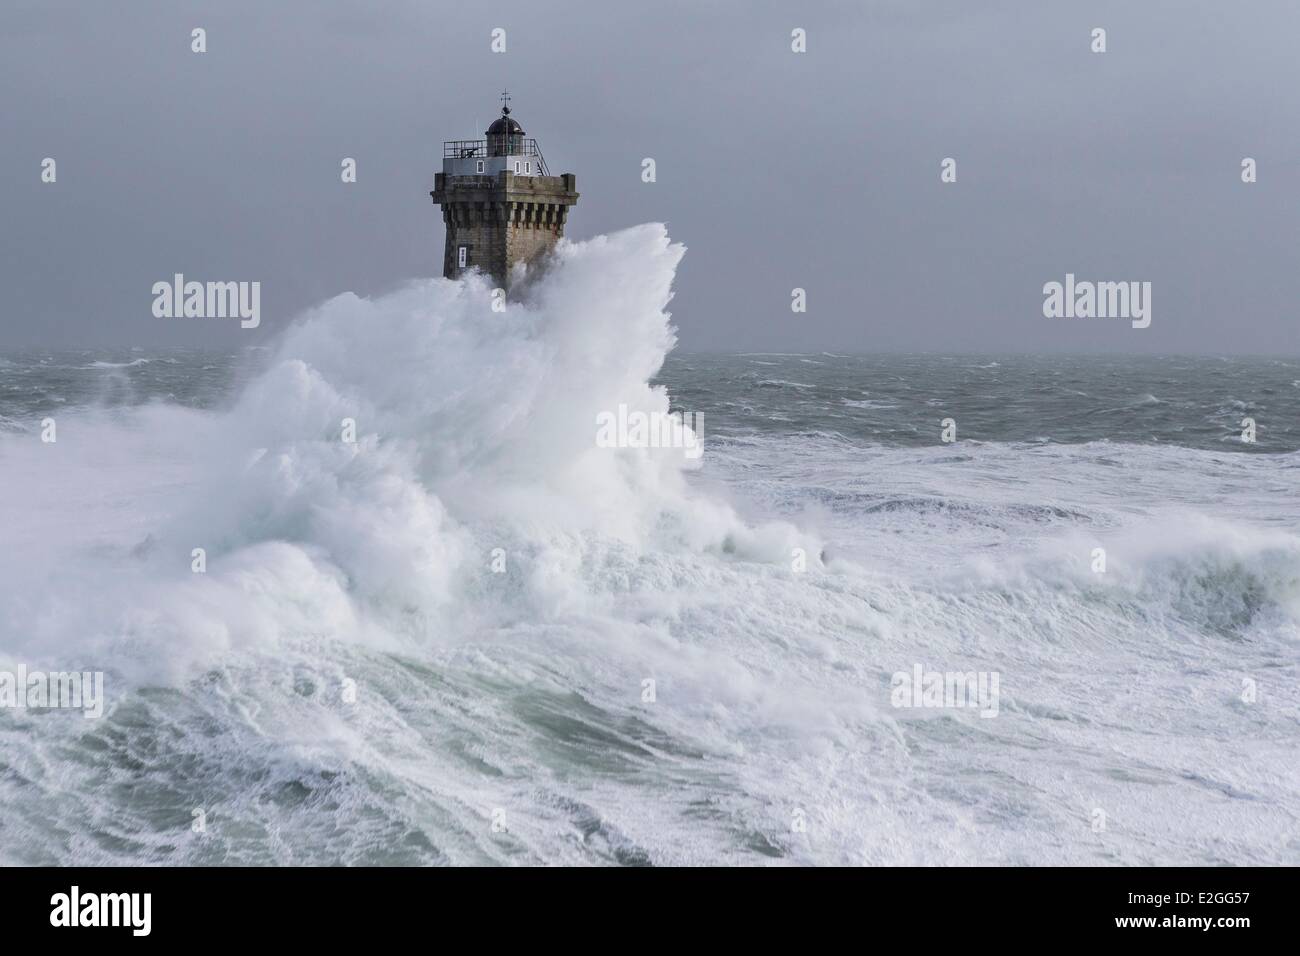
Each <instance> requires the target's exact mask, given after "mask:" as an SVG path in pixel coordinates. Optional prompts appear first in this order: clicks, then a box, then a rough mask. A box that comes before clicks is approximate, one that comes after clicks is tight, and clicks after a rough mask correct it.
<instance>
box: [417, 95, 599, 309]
mask: <svg viewBox="0 0 1300 956" xmlns="http://www.w3.org/2000/svg"><path fill="white" fill-rule="evenodd" d="M501 99H502V106H501V115H500V116H499V117H498V118H497V119H496V121H495V122H493V123H492V125H491V126H489V127H488V128H487V132H486V133H485V134H484V135H486V137H487V139H485V140H483V139H457V140H451V141H449V142H445V143H443V144H442V172H440V173H438V174H437V175H435V176H434V185H433V192H432V193H430V195H431V196H433V201H434V202H435V203H437V204H438V205H440V206H441V207H442V221H443V222H444V223H446V225H447V246H446V249H445V251H444V252H443V256H442V274H443V275H444V276H446V277H447V278H449V279H454V278H456V277H457V276H459V275H460V274H461V273H463V272H465V271H466V270H467V269H473V268H478V269H479V270H481V271H482V272H484V273H487V274H488V275H491V276H492V278H493V279H494V280H495V281H496V282H497V283H498V285H499V286H500V287H502V288H508V286H509V282H510V272H511V269H512V267H513V266H514V265H515V263H517V262H525V263H527V262H532V261H533V260H535V259H537V258H538V257H539V256H541V255H543V254H544V253H545V252H547V251H548V250H549V249H550V248H551V247H552V246H554V245H555V243H556V241H557V240H558V239H559V238H560V237H561V236H563V235H564V220H565V219H566V218H567V216H568V213H569V207H570V206H572V205H573V204H574V203H576V202H577V201H578V193H577V190H576V180H575V177H574V175H573V173H564V174H563V175H561V176H552V175H551V173H550V170H549V169H547V168H546V160H545V159H544V158H542V151H541V149H539V148H538V146H537V140H535V139H525V138H524V130H523V127H521V126H520V125H519V122H518V121H517V120H516V119H515V118H514V117H513V116H511V115H510V106H509V102H508V101H509V99H510V96H509V94H502V97H501Z"/></svg>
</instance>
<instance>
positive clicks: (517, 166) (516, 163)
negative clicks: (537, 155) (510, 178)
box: [515, 159, 519, 175]
mask: <svg viewBox="0 0 1300 956" xmlns="http://www.w3.org/2000/svg"><path fill="white" fill-rule="evenodd" d="M518 174H519V160H517V159H516V160H515V175H518Z"/></svg>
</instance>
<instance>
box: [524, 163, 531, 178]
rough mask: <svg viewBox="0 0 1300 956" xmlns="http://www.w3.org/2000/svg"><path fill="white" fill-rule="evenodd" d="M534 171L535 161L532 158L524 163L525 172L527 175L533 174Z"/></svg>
mask: <svg viewBox="0 0 1300 956" xmlns="http://www.w3.org/2000/svg"><path fill="white" fill-rule="evenodd" d="M532 172H533V163H532V160H529V161H528V162H526V163H524V173H525V174H526V175H530V176H531V175H532Z"/></svg>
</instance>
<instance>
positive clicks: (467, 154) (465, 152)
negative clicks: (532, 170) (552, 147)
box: [442, 139, 551, 176]
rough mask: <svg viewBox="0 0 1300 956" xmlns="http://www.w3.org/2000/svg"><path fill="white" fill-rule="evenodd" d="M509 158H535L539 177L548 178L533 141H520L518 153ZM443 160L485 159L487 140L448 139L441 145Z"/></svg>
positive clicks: (539, 148) (548, 171)
mask: <svg viewBox="0 0 1300 956" xmlns="http://www.w3.org/2000/svg"><path fill="white" fill-rule="evenodd" d="M510 155H511V156H535V157H536V158H537V168H538V170H539V173H540V175H542V176H549V175H551V172H550V170H549V169H547V167H546V157H545V156H543V155H542V150H541V147H539V146H538V145H537V140H535V139H525V140H523V141H522V143H521V145H520V147H519V151H518V152H514V153H511V154H510ZM442 158H443V159H487V158H488V149H487V140H485V139H449V140H446V141H444V142H443V144H442Z"/></svg>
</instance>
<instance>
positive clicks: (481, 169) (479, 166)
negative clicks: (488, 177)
mask: <svg viewBox="0 0 1300 956" xmlns="http://www.w3.org/2000/svg"><path fill="white" fill-rule="evenodd" d="M477 172H480V173H481V172H483V160H481V159H480V160H479V161H478V170H477Z"/></svg>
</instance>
